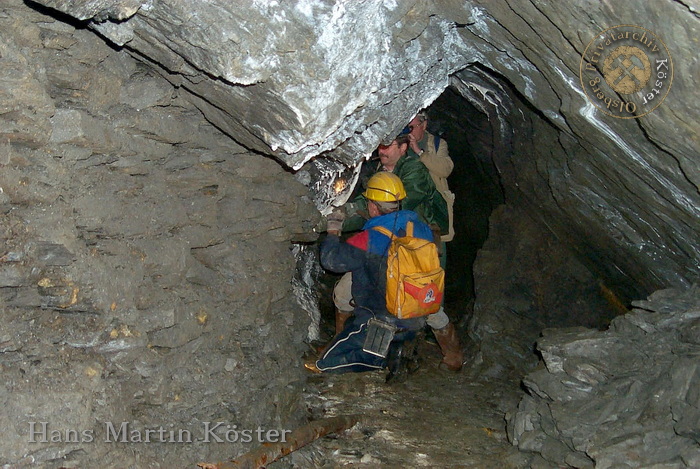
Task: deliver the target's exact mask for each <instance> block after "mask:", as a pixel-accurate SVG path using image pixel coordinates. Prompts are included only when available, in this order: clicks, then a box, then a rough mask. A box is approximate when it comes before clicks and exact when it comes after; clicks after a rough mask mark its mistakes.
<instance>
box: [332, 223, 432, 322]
mask: <svg viewBox="0 0 700 469" xmlns="http://www.w3.org/2000/svg"><path fill="white" fill-rule="evenodd" d="M409 221H410V222H413V236H415V237H417V238H422V239H426V240H428V241H432V240H433V233H432V231H431V230H430V227H429V226H428V225H427V224H425V223H424V222H422V221H420V217H419V216H418V215H417V214H416V213H415V212H412V211H410V210H400V211H398V212H393V213H389V214H386V215H381V216H378V217H374V218H371V219H370V220H368V221H367V222H366V223H365V225H364V227H363V228H362V231H361V232H359V233H357V234H355V235H353V236H351V237H350V238H349V239H348V240H347V241H346V242H344V243H343V242H341V241H340V238H339V237H338V236H333V235H329V236H327V237H326V239H325V240H324V241H323V242H322V243H321V248H320V250H321V265H322V266H323V267H324V268H325V269H327V270H330V271H331V272H337V273H344V272H352V297H353V300H354V301H355V315H356V316H357V318H358V319H360V320H369V318H371V317H372V316H376V317H377V318H378V319H382V320H383V321H387V322H390V323H392V324H395V325H397V326H398V327H400V328H402V329H419V328H421V327H423V324H425V319H424V318H415V319H410V320H400V319H398V318H397V317H396V316H394V315H392V314H389V312H387V310H386V265H387V263H386V255H387V251H388V250H389V244H390V242H391V240H390V239H389V237H388V236H386V235H384V234H382V233H380V232H379V231H376V230H373V229H372V228H373V227H375V226H383V227H384V228H386V229H388V230H389V231H391V232H392V233H394V234H395V235H396V236H404V235H405V233H406V224H407V223H408V222H409Z"/></svg>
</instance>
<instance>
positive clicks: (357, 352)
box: [316, 172, 433, 380]
mask: <svg viewBox="0 0 700 469" xmlns="http://www.w3.org/2000/svg"><path fill="white" fill-rule="evenodd" d="M364 195H365V197H366V198H367V201H368V203H367V210H368V212H369V215H370V219H369V220H367V222H366V223H365V225H364V226H363V228H362V231H360V232H358V233H357V234H355V235H353V236H351V237H350V238H348V239H347V241H345V242H342V241H341V240H340V234H341V227H342V225H343V220H344V214H343V212H342V211H341V210H335V211H334V212H333V213H332V214H330V215H329V216H328V227H327V233H328V236H327V238H326V239H325V240H324V241H323V243H322V244H321V248H320V252H321V265H322V266H323V267H324V268H325V269H327V270H330V271H332V272H337V273H343V272H351V273H352V298H353V300H354V310H353V315H352V316H351V317H350V318H349V319H348V320H347V321H346V322H345V325H344V327H343V329H342V331H340V333H339V334H337V335H336V337H335V338H334V339H333V340H332V341H331V343H330V344H329V345H328V346H327V347H326V349H325V352H324V353H323V355H322V356H321V358H320V359H319V360H318V361H317V362H316V367H317V368H318V370H320V371H322V372H336V373H343V372H360V371H370V370H379V369H383V368H389V375H388V377H387V380H390V379H392V377H394V376H395V375H396V374H397V373H402V372H403V369H402V367H403V366H404V365H405V363H406V362H405V359H404V356H405V354H406V349H405V348H404V346H405V345H406V344H407V343H410V342H411V341H412V340H413V339H414V338H415V335H416V332H417V331H419V330H421V329H422V328H423V326H424V325H425V318H424V317H418V318H411V319H399V318H397V317H396V316H394V315H392V314H390V313H389V312H388V311H387V307H386V269H387V252H388V249H389V244H390V242H391V239H390V238H389V236H388V235H387V234H385V233H386V231H383V232H382V231H381V228H380V229H379V230H378V229H375V228H377V227H383V228H385V229H386V230H388V231H390V232H391V233H393V234H394V235H395V236H404V235H405V231H406V226H407V223H409V222H412V224H413V236H415V237H417V238H422V239H426V240H428V241H432V239H433V235H432V231H431V229H430V227H429V226H428V225H427V224H425V223H423V222H422V221H420V218H419V216H418V215H417V214H416V213H415V212H412V211H410V210H401V209H400V208H401V207H400V206H401V200H402V199H404V198H405V197H406V191H405V189H404V186H403V183H402V182H401V179H399V177H398V176H396V175H394V174H392V173H389V172H380V173H377V174H375V175H374V176H372V178H371V179H370V180H369V181H368V183H367V189H366V191H365V192H364ZM387 346H388V350H386V348H387ZM382 348H383V349H385V350H381V349H382ZM404 369H405V368H404Z"/></svg>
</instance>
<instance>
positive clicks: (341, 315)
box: [335, 308, 352, 335]
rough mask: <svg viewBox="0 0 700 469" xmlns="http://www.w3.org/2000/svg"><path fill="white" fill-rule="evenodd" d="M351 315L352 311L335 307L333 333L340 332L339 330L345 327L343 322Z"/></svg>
mask: <svg viewBox="0 0 700 469" xmlns="http://www.w3.org/2000/svg"><path fill="white" fill-rule="evenodd" d="M350 316H352V311H343V310H340V309H338V308H336V309H335V335H338V334H340V332H341V331H342V330H343V328H344V327H345V322H346V321H347V320H348V319H349V318H350Z"/></svg>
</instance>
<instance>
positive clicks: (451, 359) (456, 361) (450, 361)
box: [433, 323, 464, 371]
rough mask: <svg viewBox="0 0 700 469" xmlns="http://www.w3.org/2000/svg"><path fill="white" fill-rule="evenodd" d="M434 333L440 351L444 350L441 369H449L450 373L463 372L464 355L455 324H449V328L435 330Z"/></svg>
mask: <svg viewBox="0 0 700 469" xmlns="http://www.w3.org/2000/svg"><path fill="white" fill-rule="evenodd" d="M433 332H434V333H435V338H436V339H437V341H438V344H440V350H442V355H443V357H442V362H440V367H441V368H442V367H444V368H447V369H448V370H450V371H459V370H461V369H462V361H463V360H464V355H463V353H462V348H461V347H460V345H459V338H458V337H457V330H456V329H455V326H454V324H452V323H448V324H447V326H445V327H443V328H442V329H434V330H433Z"/></svg>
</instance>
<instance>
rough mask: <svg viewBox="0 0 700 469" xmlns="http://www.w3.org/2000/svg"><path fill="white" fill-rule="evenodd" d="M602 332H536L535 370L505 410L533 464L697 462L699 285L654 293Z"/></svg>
mask: <svg viewBox="0 0 700 469" xmlns="http://www.w3.org/2000/svg"><path fill="white" fill-rule="evenodd" d="M634 306H635V307H636V308H635V309H634V310H632V311H631V312H630V313H629V314H627V315H625V316H621V317H619V318H616V319H615V320H614V321H613V323H612V325H611V327H610V329H609V330H606V331H604V332H601V331H594V330H590V329H583V328H571V329H559V330H549V331H545V333H544V335H543V337H542V338H541V339H540V340H539V341H538V344H537V349H538V350H539V352H540V353H541V354H542V358H543V360H544V367H541V368H540V369H539V370H537V371H535V372H533V373H530V374H529V375H528V376H527V377H526V378H525V380H524V385H525V388H526V389H527V391H528V395H526V396H525V397H524V398H523V399H522V401H521V402H520V405H519V406H518V409H517V411H514V412H513V413H511V414H510V415H509V416H508V436H509V439H510V440H511V441H512V442H513V443H514V444H516V445H517V446H518V447H519V448H520V449H521V450H525V451H535V452H538V453H539V454H540V455H541V458H540V460H539V461H540V462H538V463H537V464H541V465H542V466H544V467H546V466H551V465H555V466H557V467H577V468H593V467H595V468H600V469H606V468H623V467H624V468H637V467H668V468H672V467H673V468H676V467H677V468H684V467H699V466H700V446H699V445H698V444H699V443H700V430H699V429H698V421H699V420H698V419H700V394H699V393H698V389H700V387H699V384H700V382H699V381H700V370H699V368H698V365H699V364H698V359H697V356H698V352H700V334H699V332H700V290H699V289H698V287H697V286H694V287H692V288H689V289H685V290H673V289H668V290H661V291H658V292H655V293H654V294H653V295H651V296H650V297H649V298H648V300H644V301H636V302H635V303H634Z"/></svg>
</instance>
